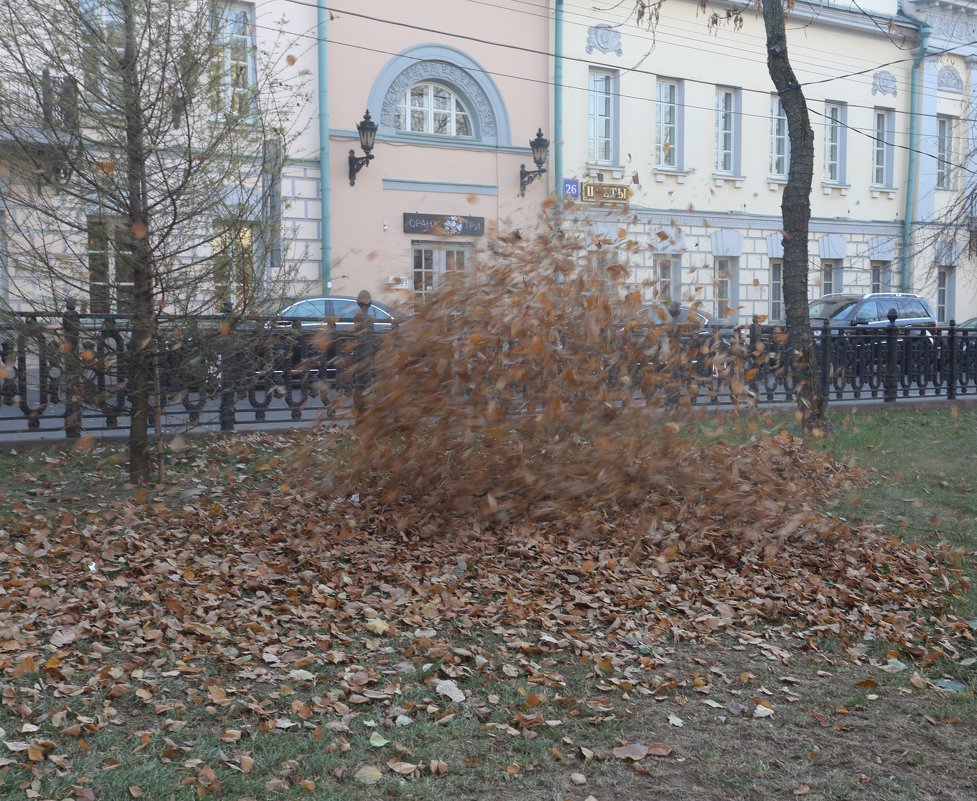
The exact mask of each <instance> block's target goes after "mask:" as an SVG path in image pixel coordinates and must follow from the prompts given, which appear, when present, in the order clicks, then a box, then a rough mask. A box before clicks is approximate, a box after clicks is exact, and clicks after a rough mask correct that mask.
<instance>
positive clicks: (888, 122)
mask: <svg viewBox="0 0 977 801" xmlns="http://www.w3.org/2000/svg"><path fill="white" fill-rule="evenodd" d="M894 116H895V115H894V114H893V112H892V111H890V110H889V109H878V108H877V109H875V141H874V142H872V185H873V186H882V187H891V186H892V159H893V147H894V145H893V138H894V128H895V125H894Z"/></svg>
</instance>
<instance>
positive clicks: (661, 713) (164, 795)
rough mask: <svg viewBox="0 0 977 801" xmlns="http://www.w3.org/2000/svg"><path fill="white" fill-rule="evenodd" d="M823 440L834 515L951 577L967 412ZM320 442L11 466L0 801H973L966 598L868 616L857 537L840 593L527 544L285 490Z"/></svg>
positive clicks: (3, 587)
mask: <svg viewBox="0 0 977 801" xmlns="http://www.w3.org/2000/svg"><path fill="white" fill-rule="evenodd" d="M785 424H786V425H787V426H788V427H789V425H790V422H789V420H786V421H785V420H783V419H777V418H773V417H761V418H759V419H756V420H750V421H748V422H746V423H743V426H745V429H746V430H747V433H748V434H753V435H757V434H762V433H764V432H775V431H777V430H778V429H779V428H780V427H781V426H783V425H785ZM710 425H715V426H716V427H717V429H718V427H719V422H718V421H716V422H714V423H711V424H710ZM722 428H723V433H722V434H719V433H718V431H712V432H711V436H713V437H715V438H727V437H729V438H736V437H742V436H743V431H744V428H740V427H739V426H738V425H737V424H734V423H725V422H724V423H722ZM834 429H835V433H834V434H833V435H832V436H831V437H830V438H828V439H825V440H824V441H822V442H820V443H817V444H816V445H814V447H815V448H821V449H826V450H827V451H828V452H830V453H831V454H832V455H833V456H834V457H835V458H836V459H837V460H839V461H840V462H842V463H845V464H851V465H855V466H857V467H860V468H863V469H864V471H865V473H864V481H863V482H861V484H860V486H857V487H854V486H853V487H852V488H851V489H850V490H849V491H848V492H847V493H846V494H845V495H844V497H842V498H840V499H831V498H825V503H826V505H827V512H828V513H829V514H831V515H833V516H834V517H836V518H844V519H846V520H847V521H848V522H849V523H851V524H853V525H859V526H861V525H864V526H866V528H865V529H864V531H866V532H868V531H871V528H869V527H878V530H879V531H882V532H885V533H886V534H887V535H891V538H893V539H895V538H899V539H902V540H907V541H915V542H919V543H921V544H923V545H926V546H929V547H931V548H934V549H935V550H934V551H933V552H932V553H935V557H934V558H935V559H937V560H943V561H944V562H945V564H946V566H947V568H948V573H947V575H952V570H953V569H961V570H962V571H963V572H964V574H966V575H968V576H969V577H970V578H971V580H972V579H973V578H974V577H975V570H974V565H975V557H977V534H975V532H977V494H975V492H974V481H975V478H974V477H975V475H977V473H975V471H974V468H973V455H974V454H975V453H977V405H975V404H961V405H960V406H959V407H944V406H941V407H935V406H934V407H933V408H926V409H908V408H901V409H893V410H880V409H878V408H874V409H871V410H868V409H864V410H859V411H858V412H855V413H850V414H844V413H839V414H836V415H835V417H834ZM331 447H332V446H331V445H330V443H329V441H328V440H327V439H325V438H319V436H318V435H316V434H314V433H308V432H304V433H296V434H291V435H282V436H270V435H241V436H237V437H234V438H230V439H222V438H199V439H188V440H186V441H183V440H181V441H178V442H176V443H173V444H171V448H170V451H169V457H170V459H171V465H170V467H169V470H168V474H167V482H166V483H165V484H161V485H158V486H156V487H153V488H151V489H149V490H134V489H133V488H130V487H127V486H126V485H125V464H124V458H125V457H124V452H123V451H122V450H121V446H118V445H115V444H111V443H99V442H84V443H82V444H81V446H80V447H75V448H71V449H47V450H29V451H23V452H11V451H4V452H0V486H2V487H3V488H4V492H5V495H6V498H5V503H4V504H3V507H2V508H0V672H2V682H3V689H2V695H3V698H2V706H0V798H4V799H6V798H11V799H14V798H32V799H72V801H74V800H75V799H85V800H86V801H93V800H95V799H101V800H104V799H110V800H111V801H115V800H116V799H126V798H143V799H161V800H166V799H192V798H198V797H208V798H211V797H212V798H219V799H242V800H243V799H262V800H265V799H267V800H268V801H270V800H271V799H300V798H309V799H310V801H324V800H325V799H344V801H346V800H349V801H359V800H360V799H418V800H419V801H420V800H421V799H432V800H433V799H444V798H452V797H453V798H459V799H486V801H488V799H493V801H494V800H495V799H502V800H504V801H516V799H527V800H528V799H532V801H549V799H554V801H555V800H561V801H562V799H573V801H584V800H585V799H588V798H591V797H592V798H593V799H596V801H625V800H628V799H652V798H653V799H696V801H698V799H725V798H736V799H743V798H745V799H775V798H793V797H799V798H809V799H886V800H887V801H888V800H889V799H948V800H950V801H965V800H966V801H970V800H971V799H973V798H975V797H977V700H975V691H977V667H975V657H977V647H975V644H974V637H975V636H977V602H975V598H977V594H975V592H974V590H972V589H968V588H966V587H961V585H960V584H959V582H953V581H950V582H948V584H947V587H949V589H950V590H951V592H949V593H948V594H946V595H943V596H939V597H940V598H941V599H942V600H941V601H940V603H936V602H935V601H933V600H932V599H931V598H930V597H929V595H925V594H920V595H919V598H920V602H921V603H922V604H924V605H923V606H922V607H920V609H919V611H918V614H917V615H916V618H914V622H912V623H910V622H909V619H908V618H907V617H906V616H905V614H904V610H902V608H901V607H900V606H899V603H898V602H899V600H900V599H898V598H893V599H892V602H891V604H883V605H882V606H881V607H879V608H875V607H873V608H872V609H869V608H868V604H869V600H868V599H876V598H879V597H884V596H882V595H880V593H881V590H879V589H878V588H879V587H880V586H881V585H882V583H884V579H885V576H884V575H877V574H876V573H872V572H871V571H869V570H868V569H867V567H866V566H865V565H864V564H862V563H860V562H859V561H858V559H857V554H858V552H857V549H856V550H852V549H849V550H848V551H846V552H845V554H843V555H841V556H839V557H838V558H839V560H840V561H841V562H842V563H843V564H842V565H841V568H840V570H841V571H842V573H847V574H848V575H850V576H852V577H854V578H853V579H852V582H851V583H850V585H848V589H846V590H844V592H843V593H842V594H845V593H848V594H849V595H851V597H841V598H838V597H833V595H832V593H835V594H837V593H839V592H842V591H840V590H837V591H836V590H835V589H834V587H833V585H831V584H830V582H829V581H828V579H827V576H828V574H829V572H830V571H829V570H828V567H827V563H826V564H825V577H826V578H825V582H824V585H823V586H818V582H817V575H816V572H817V571H816V570H815V571H814V574H813V577H812V576H811V575H809V574H805V576H807V578H805V579H804V581H807V582H808V584H810V586H807V585H803V586H802V585H801V584H791V583H790V582H789V578H790V577H789V576H787V577H786V578H784V577H783V576H782V575H781V574H774V573H770V572H765V571H764V570H762V569H757V570H755V571H752V572H751V571H741V572H736V571H733V572H730V573H729V574H725V573H724V574H723V575H719V574H718V572H717V571H716V570H715V568H714V567H711V566H703V567H702V568H701V570H692V571H690V572H680V571H677V570H675V569H674V568H672V567H670V565H669V564H665V563H664V562H662V561H661V560H658V561H657V562H656V561H654V560H651V559H648V560H644V559H636V560H629V559H627V558H625V557H623V556H622V555H621V554H620V553H618V552H616V551H614V550H613V548H611V547H610V546H607V545H604V544H601V543H591V542H586V541H583V540H580V541H573V542H572V547H568V548H567V549H565V550H561V549H560V548H554V547H553V545H552V543H550V542H548V541H546V540H545V539H542V538H539V537H536V536H535V535H534V534H533V533H532V532H530V531H529V530H528V529H527V531H526V533H525V536H524V537H523V538H522V539H521V540H520V539H519V538H515V539H509V540H506V541H504V542H502V541H501V540H499V542H501V543H502V545H498V547H497V543H496V542H495V540H493V535H492V534H491V532H489V531H486V530H479V529H477V528H474V529H473V528H468V529H464V530H462V529H459V530H452V531H440V530H438V531H437V536H436V537H432V538H431V540H430V541H427V540H424V539H423V538H413V539H411V538H408V537H406V536H400V535H399V534H398V529H397V526H396V521H393V520H388V519H382V518H381V516H380V515H379V513H377V514H373V515H372V516H370V515H357V514H354V512H355V511H356V510H355V509H353V508H352V507H349V506H344V505H342V504H337V503H334V502H332V501H330V500H329V499H328V498H327V499H317V501H316V504H315V505H310V504H307V503H306V501H307V499H308V495H307V492H308V491H307V490H306V489H303V487H302V482H301V476H300V475H297V474H296V469H295V465H296V464H297V463H301V464H302V465H303V468H302V470H303V471H304V472H305V473H309V472H312V473H314V472H316V470H323V471H326V470H329V469H332V465H333V462H334V460H335V457H334V451H333V450H330V448H331ZM299 454H301V455H302V456H303V458H302V459H299V458H298V455H299ZM436 522H437V521H432V523H431V525H432V526H435V525H436ZM880 541H881V540H880ZM819 553H823V554H825V556H824V558H825V559H827V558H828V557H829V556H830V549H829V547H828V546H825V550H823V551H820V552H819ZM893 553H896V551H894V552H893ZM898 553H901V554H903V555H904V557H905V559H907V560H909V562H911V561H912V559H913V556H912V553H913V552H912V551H908V550H907V551H904V552H903V551H899V552H898ZM679 558H680V559H681V558H684V559H686V560H687V562H688V563H689V564H693V563H696V562H697V560H698V561H700V562H701V561H702V559H701V554H696V553H695V552H689V553H686V554H684V555H683V556H682V557H679ZM920 558H922V557H920ZM909 562H907V565H908V564H909ZM866 564H867V562H866ZM904 567H906V569H908V567H907V566H906V565H903V566H901V565H900V563H897V562H893V566H892V570H893V584H892V586H894V587H896V588H898V587H899V586H901V585H900V583H899V582H900V581H901V580H902V579H901V575H902V574H901V573H900V572H899V571H901V570H902V569H903V568H904ZM882 572H883V573H884V572H885V570H884V569H883V571H882ZM921 575H932V576H934V578H933V583H934V584H937V583H938V581H939V579H938V578H936V574H935V573H932V571H930V572H929V573H926V571H923V572H922V573H921ZM747 579H748V580H747ZM736 581H740V582H741V583H740V584H736ZM798 581H800V579H798ZM750 582H757V583H763V582H766V584H765V585H764V587H763V588H762V593H761V592H760V591H759V590H757V588H756V587H753V586H750ZM942 589H943V588H942V587H939V586H936V587H935V588H934V593H936V592H937V591H939V590H942ZM754 591H756V592H757V593H758V594H757V596H756V597H757V598H760V599H761V600H758V601H757V602H756V603H754V602H753V598H754V595H753V593H754ZM862 592H864V593H865V595H864V600H863V602H861V603H860V602H859V601H858V597H856V596H858V595H859V593H862ZM905 592H906V593H907V594H914V593H917V592H922V591H921V590H920V589H919V585H918V584H914V583H912V582H911V581H909V580H908V579H907V580H906V583H905ZM798 593H800V594H801V595H802V596H803V597H799V596H798ZM873 593H874V594H873ZM737 597H742V598H743V601H742V604H738V603H737V602H736V601H734V600H730V599H733V598H737ZM933 597H934V598H935V597H937V596H936V595H934V596H933ZM761 601H762V603H761ZM872 602H873V603H875V601H872ZM754 607H755V608H754ZM808 607H810V608H811V609H812V610H813V611H812V612H811V616H810V619H807V620H804V619H802V617H800V616H799V615H798V614H797V610H798V609H805V608H808ZM842 608H846V609H850V612H849V613H848V615H847V617H846V618H845V620H844V621H842V624H841V625H838V620H834V619H832V618H831V615H832V610H836V609H842ZM875 616H877V619H876V617H875ZM870 619H871V623H872V625H871V626H870V625H869V621H870ZM876 631H885V632H887V636H885V637H881V636H876V635H873V634H872V633H871V632H876Z"/></svg>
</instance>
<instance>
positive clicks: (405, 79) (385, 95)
mask: <svg viewBox="0 0 977 801" xmlns="http://www.w3.org/2000/svg"><path fill="white" fill-rule="evenodd" d="M367 108H369V109H370V111H371V113H373V109H379V114H377V113H373V117H374V119H375V120H376V121H377V126H378V128H377V137H378V138H379V139H386V138H395V137H397V136H401V137H405V138H406V137H408V136H409V137H411V138H416V140H417V141H418V142H424V141H425V140H427V141H426V143H427V144H439V145H440V144H441V143H442V142H443V143H444V146H447V147H452V146H462V147H474V148H493V149H494V148H497V147H500V146H501V147H511V146H512V134H511V131H510V130H509V117H508V115H507V113H506V108H505V103H504V102H503V101H502V95H501V94H500V93H499V90H498V88H497V87H496V86H495V84H494V83H493V81H492V78H491V76H489V74H488V73H487V72H486V71H485V69H484V68H483V67H482V66H480V65H479V64H478V62H476V61H474V60H472V59H471V58H470V57H469V56H467V55H465V54H464V53H462V52H461V51H460V50H456V49H455V48H452V47H445V46H443V45H431V44H424V45H418V46H416V47H410V48H408V49H407V50H405V51H403V52H402V53H399V54H397V55H396V56H394V57H393V58H391V59H390V61H388V62H387V64H386V65H385V66H384V67H383V69H382V70H381V71H380V73H379V74H378V75H377V77H376V79H375V80H374V81H373V86H372V88H371V89H370V96H369V100H368V104H367Z"/></svg>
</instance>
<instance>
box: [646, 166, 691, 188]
mask: <svg viewBox="0 0 977 801" xmlns="http://www.w3.org/2000/svg"><path fill="white" fill-rule="evenodd" d="M654 175H655V181H656V182H657V183H660V184H661V183H664V182H665V180H666V179H667V178H674V179H675V182H676V183H679V184H684V183H685V182H686V181H687V180H688V177H689V173H688V172H686V171H685V170H679V169H673V170H670V169H668V168H667V167H656V168H655V172H654Z"/></svg>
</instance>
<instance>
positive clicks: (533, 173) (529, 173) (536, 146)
mask: <svg viewBox="0 0 977 801" xmlns="http://www.w3.org/2000/svg"><path fill="white" fill-rule="evenodd" d="M529 146H530V147H531V148H532V149H533V161H535V162H536V167H537V169H535V170H527V169H526V165H525V164H520V165H519V196H520V197H522V196H523V195H525V194H526V187H527V186H529V185H530V184H531V183H532V182H533V181H535V180H536V179H537V178H539V177H540V176H541V175H542V174H543V173H545V172H546V168H545V167H544V166H543V165H544V164H545V163H546V155H547V154H548V153H549V151H550V140H549V139H546V138H544V137H543V129H542V128H540V129H539V130H538V131H536V138H535V139H533V140H531V141H530V143H529Z"/></svg>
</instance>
